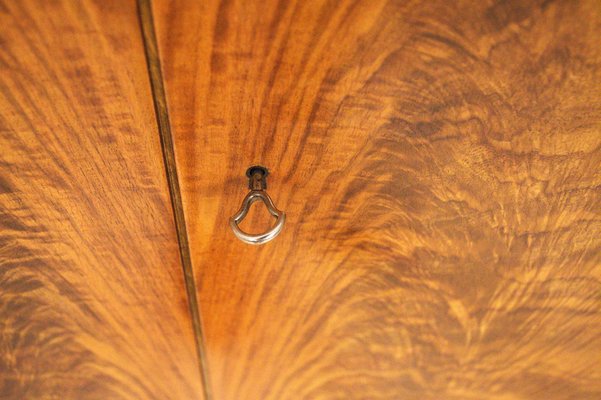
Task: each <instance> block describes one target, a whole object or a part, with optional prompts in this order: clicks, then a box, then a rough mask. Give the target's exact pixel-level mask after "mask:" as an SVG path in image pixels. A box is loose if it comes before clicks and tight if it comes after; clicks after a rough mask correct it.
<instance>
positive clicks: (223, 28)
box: [153, 0, 601, 400]
mask: <svg viewBox="0 0 601 400" xmlns="http://www.w3.org/2000/svg"><path fill="white" fill-rule="evenodd" d="M153 11H154V17H155V24H156V31H157V38H158V47H159V57H160V62H161V67H162V72H163V78H164V84H165V90H166V105H167V106H168V107H165V108H164V112H167V111H168V113H169V117H170V121H171V124H170V126H169V127H170V131H171V134H172V136H173V140H174V147H175V162H176V166H177V169H178V174H179V182H180V187H181V193H182V201H183V203H182V204H183V211H184V214H185V219H186V224H187V234H188V236H189V244H190V255H191V262H192V265H193V267H194V269H195V274H196V275H195V279H196V285H197V289H198V305H199V308H200V314H201V317H202V322H203V329H204V347H205V352H206V361H207V370H206V374H207V376H208V379H209V382H210V390H211V392H212V398H215V399H263V400H266V399H279V400H282V399H543V398H544V399H598V398H601V372H600V371H601V368H599V367H601V336H600V335H601V308H600V303H599V288H600V286H599V282H600V280H601V259H600V256H601V251H600V245H601V234H600V233H601V232H600V231H601V222H600V219H599V210H600V209H599V204H600V193H599V185H600V184H601V175H600V174H599V170H600V161H601V150H600V149H601V147H600V145H601V125H600V124H601V91H600V89H601V46H599V36H600V35H601V8H600V7H599V3H598V2H597V1H577V2H571V1H563V2H561V1H559V2H549V1H460V2H449V1H422V2H419V1H394V0H388V1H387V0H373V1H372V0H370V1H367V0H359V1H346V0H342V1H326V0H309V1H287V0H286V1H283V0H282V1H277V0H267V1H243V0H230V1H225V0H224V1H217V0H209V1H202V2H194V1H185V0H156V1H154V2H153ZM257 163H258V164H262V165H265V166H267V167H268V168H269V169H270V170H271V175H270V176H269V178H268V179H269V188H268V192H269V193H270V195H271V197H272V198H273V199H274V201H275V203H276V205H277V206H278V207H279V208H280V209H282V210H283V211H285V212H286V213H287V222H286V226H285V228H284V230H283V232H282V233H281V234H280V236H278V237H277V238H276V239H274V240H273V241H271V242H269V243H268V244H265V245H263V246H259V247H253V246H249V245H247V244H244V243H242V242H240V241H238V240H237V239H236V238H235V237H234V236H233V234H232V232H231V231H230V229H229V227H228V218H229V217H230V216H231V215H232V214H233V213H234V212H235V211H236V210H237V209H238V207H239V205H240V202H241V200H242V198H243V197H244V195H245V194H246V192H247V190H248V189H247V188H246V177H245V176H244V172H245V170H246V168H247V167H249V166H251V165H253V164H257ZM262 218H265V217H264V216H262V215H260V214H259V213H256V215H255V216H251V217H250V221H248V225H247V227H250V228H254V229H257V230H259V229H262V228H263V226H262V224H263V223H264V221H263V219H262Z"/></svg>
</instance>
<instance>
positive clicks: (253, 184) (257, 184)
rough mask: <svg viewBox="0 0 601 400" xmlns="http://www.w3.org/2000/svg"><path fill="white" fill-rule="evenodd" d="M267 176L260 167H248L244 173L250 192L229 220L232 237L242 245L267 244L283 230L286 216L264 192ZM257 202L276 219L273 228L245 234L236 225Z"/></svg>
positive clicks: (265, 171)
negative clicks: (240, 241)
mask: <svg viewBox="0 0 601 400" xmlns="http://www.w3.org/2000/svg"><path fill="white" fill-rule="evenodd" d="M267 174H268V172H267V169H266V168H264V167H260V166H255V167H250V168H249V169H248V171H246V175H247V176H248V177H249V188H250V189H251V190H250V192H248V194H247V195H246V197H245V198H244V200H242V206H240V210H238V212H237V213H236V214H234V215H233V216H232V217H231V218H230V228H232V231H234V235H236V237H237V238H238V239H240V240H242V241H243V242H244V243H248V244H255V245H259V244H263V243H267V242H269V241H270V240H272V239H273V238H275V237H276V236H277V235H279V234H280V232H281V231H282V229H283V228H284V223H285V222H286V214H285V213H283V212H282V211H280V210H278V209H277V208H276V206H275V205H274V204H273V200H271V197H269V195H268V194H267V192H266V191H265V189H266V188H267V183H266V179H265V178H266V177H267ZM259 200H261V201H263V203H264V204H265V206H266V207H267V211H269V213H270V214H271V215H273V216H274V217H275V218H276V223H275V225H274V227H273V228H271V229H270V230H269V231H267V232H264V233H259V234H250V233H246V232H244V231H243V230H242V229H240V227H239V226H238V224H239V223H240V221H242V220H243V219H244V217H246V215H247V214H248V210H250V206H251V205H252V204H253V203H254V202H255V201H259Z"/></svg>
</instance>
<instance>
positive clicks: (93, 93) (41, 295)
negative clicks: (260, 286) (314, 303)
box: [0, 0, 202, 400]
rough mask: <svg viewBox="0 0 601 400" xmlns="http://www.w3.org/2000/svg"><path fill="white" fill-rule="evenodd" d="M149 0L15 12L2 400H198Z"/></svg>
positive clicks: (1, 317) (3, 60) (6, 124)
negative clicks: (145, 12) (146, 26)
mask: <svg viewBox="0 0 601 400" xmlns="http://www.w3.org/2000/svg"><path fill="white" fill-rule="evenodd" d="M172 215H173V211H172V209H171V203H170V199H169V191H168V187H167V183H166V178H165V170H164V167H163V157H162V153H161V146H160V141H159V135H158V131H157V127H156V120H155V115H154V111H153V105H152V97H151V91H150V84H149V79H148V73H147V67H146V60H145V58H144V47H143V42H142V35H141V31H140V26H139V22H138V15H137V11H136V3H135V2H134V1H108V2H106V1H90V0H86V1H69V0H64V1H34V0H31V1H30V0H26V1H0V398H1V399H3V400H4V399H6V400H40V399H61V400H84V399H103V400H104V399H106V400H108V399H111V400H114V399H136V400H140V399H157V400H158V399H161V400H164V399H178V400H179V399H199V398H200V396H202V388H201V378H200V373H199V364H198V360H197V357H196V352H195V351H194V348H195V339H194V332H193V329H192V323H191V317H190V314H189V311H188V305H187V300H186V291H185V286H184V277H183V273H182V265H181V264H180V256H179V248H178V241H177V236H176V231H175V225H174V223H173V216H172Z"/></svg>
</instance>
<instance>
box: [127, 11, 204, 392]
mask: <svg viewBox="0 0 601 400" xmlns="http://www.w3.org/2000/svg"><path fill="white" fill-rule="evenodd" d="M137 3H138V16H139V18H140V27H141V30H142V38H143V41H144V49H145V52H146V62H147V65H148V74H149V77H150V85H151V89H152V97H153V103H154V108H155V114H156V118H157V124H158V130H159V136H160V138H161V147H162V150H163V161H164V163H165V170H166V173H167V182H168V185H169V194H170V196H171V204H172V207H173V216H174V218H175V225H176V230H177V237H178V243H179V250H180V256H181V262H182V267H183V271H184V280H185V284H186V292H187V298H188V307H189V310H190V316H191V318H192V325H193V329H194V337H195V341H196V352H197V356H198V363H199V369H200V375H201V380H202V385H203V392H204V397H205V399H206V400H210V399H211V391H210V389H209V378H208V371H207V360H206V356H205V348H204V336H203V332H202V320H201V316H200V311H199V308H198V300H197V297H196V283H195V281H194V269H193V266H192V258H191V255H190V245H189V243H188V234H187V230H186V219H185V215H184V209H183V205H182V196H181V191H180V185H179V179H178V175H177V167H176V164H175V151H174V148H173V136H172V134H171V124H170V122H169V113H168V110H167V100H166V97H165V88H164V85H163V75H162V72H161V63H160V58H159V52H158V45H157V39H156V35H155V28H154V20H153V16H152V5H151V3H150V0H138V1H137Z"/></svg>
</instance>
